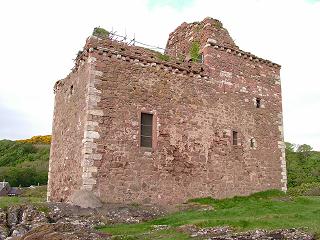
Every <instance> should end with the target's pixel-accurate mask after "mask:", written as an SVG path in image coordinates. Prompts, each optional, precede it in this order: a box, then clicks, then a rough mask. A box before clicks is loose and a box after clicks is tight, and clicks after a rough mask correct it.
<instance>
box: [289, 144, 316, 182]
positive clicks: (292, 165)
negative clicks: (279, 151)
mask: <svg viewBox="0 0 320 240" xmlns="http://www.w3.org/2000/svg"><path fill="white" fill-rule="evenodd" d="M301 146H303V147H300V149H299V147H298V149H299V152H298V150H297V152H294V151H291V150H290V148H287V149H286V160H287V173H288V187H289V188H290V187H296V186H299V185H301V184H303V183H313V182H320V152H315V151H311V149H312V148H311V147H310V146H309V147H308V145H307V146H305V144H303V145H301Z"/></svg>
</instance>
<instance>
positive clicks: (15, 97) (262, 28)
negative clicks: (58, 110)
mask: <svg viewBox="0 0 320 240" xmlns="http://www.w3.org/2000/svg"><path fill="white" fill-rule="evenodd" d="M319 10H320V2H317V3H313V4H310V3H307V1H304V0H295V1H292V0H282V1H279V0H245V1H238V0H223V1H222V0H219V1H218V0H194V1H193V3H192V5H190V6H187V7H185V8H184V9H180V10H179V11H176V10H175V8H171V7H170V6H168V5H165V6H160V7H157V8H152V9H151V10H150V9H149V8H148V1H147V0H133V1H124V0H120V1H102V0H92V1H83V0H77V1H76V0H69V1H62V0H55V1H51V2H49V1H41V0H29V1H24V0H20V1H17V0H11V1H2V2H1V3H0V31H1V38H0V45H1V46H2V51H1V58H0V66H1V75H0V86H1V87H0V96H1V99H0V101H1V102H0V103H1V105H2V106H4V105H6V106H10V108H11V109H12V110H13V111H14V112H18V113H21V114H22V115H24V116H25V121H26V122H31V123H32V124H33V126H32V130H31V131H30V134H32V135H34V134H47V133H50V132H51V121H52V111H53V99H54V95H53V91H52V87H53V85H54V83H55V81H56V80H58V79H61V78H64V77H65V76H66V75H67V74H68V73H69V70H70V69H71V68H72V66H73V62H72V59H73V58H75V56H76V53H77V52H78V50H80V49H81V48H82V46H83V45H84V42H85V39H86V37H87V36H88V35H90V34H91V32H92V30H93V28H94V27H96V26H101V27H104V28H106V29H112V28H113V29H114V30H117V31H118V33H121V34H124V32H125V31H126V33H127V34H128V35H129V36H133V34H134V33H135V35H136V38H137V39H138V40H140V41H142V42H145V43H149V44H152V45H158V46H162V47H164V46H165V44H166V40H167V37H168V34H169V33H170V32H172V31H173V30H174V29H175V28H176V27H177V26H178V25H180V24H181V23H182V22H184V21H187V22H192V21H198V20H202V19H203V18H204V17H206V16H211V17H213V18H217V19H219V20H221V21H222V22H223V24H224V26H225V27H226V28H227V29H228V30H229V32H230V34H231V36H232V37H233V38H234V39H235V41H236V43H237V45H239V46H240V48H241V49H243V50H245V51H250V52H252V53H254V54H256V55H258V56H260V57H264V58H267V59H269V60H272V61H275V62H277V63H279V64H281V65H282V72H281V76H282V88H283V101H284V103H283V106H284V127H285V138H286V140H287V141H291V142H295V143H307V144H311V145H312V146H313V147H315V148H317V149H319V150H320V128H319V127H318V122H319V117H320V113H319V111H318V108H319V105H320V95H319V94H318V92H319V90H318V89H320V81H319V80H320V79H319V76H318V72H317V67H318V65H319V60H318V59H319V56H320V47H319V42H320V34H319V30H318V26H317V25H318V24H317V23H319V22H320V14H319ZM14 131H15V130H12V132H13V133H12V135H11V137H12V138H16V137H17V138H19V137H20V135H19V134H18V133H17V132H16V133H14ZM28 133H29V132H28ZM21 137H24V136H22V135H21ZM0 138H4V136H2V135H0Z"/></svg>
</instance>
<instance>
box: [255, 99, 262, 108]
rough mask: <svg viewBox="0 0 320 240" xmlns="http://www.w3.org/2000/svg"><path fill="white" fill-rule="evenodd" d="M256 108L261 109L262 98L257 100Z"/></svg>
mask: <svg viewBox="0 0 320 240" xmlns="http://www.w3.org/2000/svg"><path fill="white" fill-rule="evenodd" d="M256 107H257V108H260V107H261V98H256Z"/></svg>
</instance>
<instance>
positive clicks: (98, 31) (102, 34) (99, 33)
mask: <svg viewBox="0 0 320 240" xmlns="http://www.w3.org/2000/svg"><path fill="white" fill-rule="evenodd" d="M92 35H93V36H96V37H98V38H108V37H109V32H108V31H107V30H105V29H104V28H101V27H95V28H94V29H93V32H92Z"/></svg>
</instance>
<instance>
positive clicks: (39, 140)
mask: <svg viewBox="0 0 320 240" xmlns="http://www.w3.org/2000/svg"><path fill="white" fill-rule="evenodd" d="M17 142H24V143H32V144H50V143H51V135H45V136H33V137H32V138H29V139H22V140H17Z"/></svg>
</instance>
